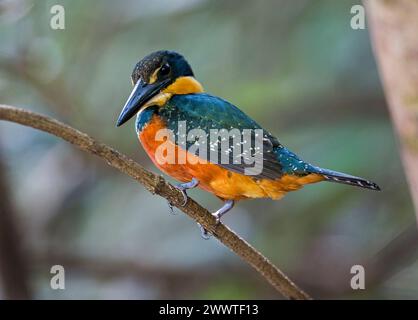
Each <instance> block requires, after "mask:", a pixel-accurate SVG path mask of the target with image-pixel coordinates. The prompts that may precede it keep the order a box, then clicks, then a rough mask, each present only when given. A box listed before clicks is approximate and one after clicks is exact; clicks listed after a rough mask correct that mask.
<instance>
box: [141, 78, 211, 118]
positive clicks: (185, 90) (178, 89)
mask: <svg viewBox="0 0 418 320" xmlns="http://www.w3.org/2000/svg"><path fill="white" fill-rule="evenodd" d="M201 92H203V87H202V85H201V84H200V83H199V81H197V80H196V79H195V78H194V77H191V76H189V77H179V78H177V79H176V81H174V82H173V83H172V84H170V85H169V86H168V87H167V88H165V89H164V90H163V91H161V92H160V93H159V94H157V95H156V96H154V97H153V98H152V99H150V100H149V101H147V103H145V104H144V106H143V107H142V108H141V110H140V111H139V113H141V112H142V111H144V110H145V109H147V108H148V107H151V106H158V107H162V106H164V105H165V104H166V103H167V101H168V100H170V99H171V97H172V96H173V95H175V94H192V93H201ZM139 113H138V115H139Z"/></svg>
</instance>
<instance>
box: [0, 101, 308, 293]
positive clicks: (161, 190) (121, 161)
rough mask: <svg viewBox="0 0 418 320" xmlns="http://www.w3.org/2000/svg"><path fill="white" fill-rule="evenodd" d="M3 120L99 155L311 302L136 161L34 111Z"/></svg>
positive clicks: (11, 113) (5, 110) (1, 109)
mask: <svg viewBox="0 0 418 320" xmlns="http://www.w3.org/2000/svg"><path fill="white" fill-rule="evenodd" d="M0 119H1V120H7V121H11V122H16V123H19V124H21V125H24V126H29V127H32V128H35V129H38V130H41V131H45V132H48V133H50V134H52V135H55V136H57V137H60V138H62V139H64V140H66V141H68V142H70V143H72V144H74V145H76V146H77V147H79V148H80V149H81V150H83V151H86V152H89V153H92V154H95V155H97V156H98V157H100V158H102V159H103V160H105V161H106V162H107V163H108V164H109V165H110V166H112V167H114V168H116V169H118V170H119V171H121V172H123V173H125V174H126V175H128V176H130V177H132V178H134V179H135V180H136V181H138V182H139V183H141V184H142V185H144V186H145V188H146V189H147V190H148V191H150V192H151V193H153V194H157V195H159V196H161V197H163V198H165V199H167V200H168V201H169V202H170V203H171V204H172V205H173V206H175V207H177V208H178V209H180V210H181V211H183V212H184V213H186V214H187V215H188V216H189V217H191V218H192V219H194V220H195V221H196V222H198V223H200V224H201V225H202V226H203V227H204V228H205V229H206V230H208V231H209V232H211V233H212V234H213V235H214V236H215V237H216V238H217V239H218V240H219V241H220V242H222V243H223V244H224V245H225V246H227V247H228V248H229V249H231V250H232V251H233V252H234V253H235V254H237V255H238V256H239V257H241V258H242V259H243V260H244V261H245V262H247V263H248V264H249V265H251V266H252V267H253V268H254V269H255V270H256V271H257V272H258V273H259V274H260V275H262V276H263V277H264V278H265V279H266V280H267V281H268V282H269V283H270V284H271V285H272V286H273V287H274V288H275V289H276V290H277V291H279V292H280V293H281V294H282V295H283V296H285V297H286V298H289V299H310V297H309V296H308V295H307V294H306V293H304V292H303V291H302V290H301V289H299V288H298V287H297V286H296V285H295V284H294V283H293V282H292V281H291V280H290V279H289V278H288V277H287V276H286V275H285V274H284V273H283V272H282V271H280V270H279V269H278V268H277V267H276V266H275V265H273V264H272V263H271V262H270V261H269V260H268V259H267V258H266V257H264V256H263V255H262V254H261V253H259V252H258V251H257V250H256V249H254V248H253V247H252V246H251V245H250V244H249V243H247V242H246V241H245V240H243V239H242V238H241V237H239V236H238V235H237V234H235V233H234V232H233V231H232V230H231V229H229V228H228V227H226V226H225V225H223V224H219V225H218V226H216V224H215V218H214V217H213V216H212V215H211V214H210V213H209V212H208V210H206V209H205V208H203V207H202V206H200V205H199V204H198V203H196V202H195V201H194V200H193V199H189V201H188V202H187V204H186V205H185V206H184V207H183V206H182V202H183V196H182V194H181V193H180V192H179V191H178V190H177V189H176V188H174V187H173V186H172V185H170V184H169V183H167V182H166V181H165V180H164V178H163V177H161V176H158V175H156V174H154V173H152V172H149V171H147V170H145V169H144V168H143V167H142V166H141V165H139V164H138V163H136V162H135V161H134V160H132V159H130V158H128V157H127V156H125V155H123V154H121V153H119V152H118V151H116V150H115V149H113V148H111V147H108V146H107V145H105V144H103V143H100V142H97V141H95V140H94V139H92V138H91V137H89V136H88V135H87V134H85V133H83V132H81V131H78V130H76V129H74V128H72V127H70V126H68V125H66V124H64V123H62V122H60V121H57V120H55V119H52V118H49V117H46V116H43V115H40V114H37V113H34V112H31V111H27V110H24V109H19V108H16V107H11V106H6V105H1V104H0Z"/></svg>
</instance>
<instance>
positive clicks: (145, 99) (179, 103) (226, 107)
mask: <svg viewBox="0 0 418 320" xmlns="http://www.w3.org/2000/svg"><path fill="white" fill-rule="evenodd" d="M132 83H133V85H134V88H133V90H132V93H131V94H130V96H129V98H128V100H127V102H126V103H125V106H124V107H123V109H122V112H121V114H120V116H119V118H118V120H117V126H121V125H122V124H124V123H125V122H126V121H128V120H129V119H130V118H132V117H133V116H134V115H136V114H137V119H136V123H135V128H136V133H137V135H138V138H139V140H140V142H141V144H142V146H143V147H144V149H145V151H146V152H147V154H148V155H149V156H150V158H151V160H152V161H153V162H154V164H155V165H156V166H157V167H158V168H159V169H160V170H161V171H163V172H164V173H166V174H167V175H169V176H171V177H173V178H174V179H176V180H178V181H180V182H182V183H180V184H179V185H178V186H177V187H178V188H179V189H180V190H181V191H182V192H183V195H184V197H185V203H186V202H187V194H186V190H187V189H190V188H194V187H196V186H198V187H200V188H201V189H203V190H205V191H208V192H211V193H213V194H215V195H216V196H217V197H219V198H220V199H221V200H223V201H224V205H223V206H222V207H221V208H220V209H219V210H217V211H216V212H215V213H213V215H214V216H215V217H216V219H217V221H218V222H219V219H220V218H221V217H222V215H224V214H225V213H226V212H228V211H229V210H230V209H231V208H232V207H233V205H234V202H235V201H236V200H241V199H254V198H271V199H280V198H281V197H283V196H284V195H285V194H286V193H287V192H289V191H294V190H298V189H300V188H301V187H302V186H303V185H305V184H309V183H314V182H319V181H330V182H338V183H343V184H348V185H352V186H357V187H362V188H366V189H371V190H380V188H379V186H378V185H377V184H375V183H373V182H370V181H367V180H365V179H363V178H359V177H355V176H351V175H348V174H344V173H340V172H337V171H333V170H328V169H323V168H320V167H317V166H314V165H311V164H309V163H307V162H305V161H303V160H301V159H300V158H299V157H298V156H297V155H296V154H294V153H293V152H291V151H290V150H289V149H287V148H286V147H284V146H283V145H282V144H281V143H280V142H279V141H278V139H277V138H275V137H274V136H273V135H272V134H271V133H270V132H268V131H266V130H264V129H263V128H262V127H261V126H260V125H259V124H257V123H256V122H255V121H254V120H252V119H251V118H250V117H249V116H247V115H246V114H244V113H243V112H242V111H241V110H240V109H238V108H237V107H235V106H234V105H233V104H231V103H229V102H228V101H226V100H223V99H221V98H219V97H216V96H213V95H210V94H208V93H205V92H204V91H203V87H202V85H201V84H200V83H199V82H198V81H197V80H196V79H195V77H194V74H193V71H192V69H191V67H190V65H189V64H188V62H187V61H186V60H185V58H184V57H183V56H182V55H180V54H178V53H176V52H173V51H157V52H154V53H151V54H149V55H148V56H146V57H145V58H143V59H142V60H141V61H139V62H138V63H137V64H136V66H135V68H134V70H133V72H132ZM182 126H183V128H182ZM184 127H185V128H184ZM193 129H199V130H203V131H204V132H206V133H207V135H208V136H209V131H210V130H213V129H217V130H221V129H225V130H232V129H238V130H239V131H238V132H239V133H241V137H239V138H243V139H242V140H244V141H242V140H241V142H238V143H235V140H234V138H236V137H228V138H227V139H226V140H227V142H228V143H229V144H228V146H227V149H226V151H225V150H223V149H222V148H221V146H222V141H223V140H225V138H224V139H222V137H216V140H215V141H208V142H206V148H207V152H206V157H205V159H203V156H202V155H201V154H200V153H201V150H202V149H200V150H199V152H191V147H192V146H193V145H194V144H196V143H197V141H194V140H193V139H188V138H189V136H188V138H187V141H184V135H186V134H187V133H188V132H190V131H191V130H193ZM248 129H250V130H253V131H254V132H258V133H259V134H261V137H260V138H261V144H259V147H258V148H256V147H254V145H255V143H256V136H257V133H254V132H252V133H251V135H250V136H249V137H250V138H249V139H250V140H251V141H250V142H251V144H250V147H249V148H247V149H248V150H243V148H244V145H245V143H246V142H247V141H245V137H244V133H243V132H244V131H245V130H248ZM161 130H166V131H167V130H169V132H172V135H171V136H169V135H168V136H167V137H168V138H166V139H165V140H164V139H159V138H157V136H158V134H159V132H161ZM183 130H185V131H183ZM182 138H183V141H180V140H181V139H182ZM247 138H248V136H247ZM247 140H248V139H247ZM202 143H203V142H202ZM163 144H165V147H166V149H167V150H166V152H165V154H164V152H159V148H161V147H162V145H163ZM200 147H201V146H200ZM236 148H240V152H238V153H235V152H234V151H236ZM167 152H172V153H174V155H173V156H172V158H171V159H172V160H173V161H167V157H169V156H170V155H167ZM223 152H225V153H226V154H227V160H228V161H214V160H213V159H212V157H211V158H210V159H209V160H208V157H207V155H208V154H211V155H213V154H214V153H215V155H220V156H221V155H222V153H223ZM202 154H205V153H204V152H202ZM257 155H259V156H260V155H261V158H260V157H259V158H260V159H261V165H262V166H261V168H262V169H261V170H259V172H256V173H255V174H248V171H247V169H249V168H250V164H249V163H248V161H247V160H248V158H249V157H250V156H253V157H255V156H257ZM237 158H238V159H237ZM181 159H183V160H184V159H187V161H180V160H181ZM217 160H218V159H217ZM185 203H184V204H185Z"/></svg>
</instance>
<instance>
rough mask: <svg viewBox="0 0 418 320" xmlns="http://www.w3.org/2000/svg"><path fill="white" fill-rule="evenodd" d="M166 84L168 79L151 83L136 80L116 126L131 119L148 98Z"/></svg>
mask: <svg viewBox="0 0 418 320" xmlns="http://www.w3.org/2000/svg"><path fill="white" fill-rule="evenodd" d="M167 84H168V80H166V81H159V82H155V83H153V84H147V83H145V82H143V81H142V80H138V81H137V82H136V84H135V86H134V88H133V90H132V92H131V94H130V96H129V98H128V101H126V103H125V105H124V107H123V109H122V112H121V113H120V115H119V118H118V121H117V122H116V126H117V127H119V126H121V125H122V124H124V123H125V122H126V121H128V120H129V119H131V118H132V117H133V116H134V115H135V114H136V113H137V112H138V111H139V110H140V109H141V107H142V106H143V105H144V104H145V103H146V102H147V101H148V100H150V99H151V98H152V97H154V96H155V95H156V94H158V93H159V92H160V91H161V90H162V89H163V88H164V87H165V86H166V85H167Z"/></svg>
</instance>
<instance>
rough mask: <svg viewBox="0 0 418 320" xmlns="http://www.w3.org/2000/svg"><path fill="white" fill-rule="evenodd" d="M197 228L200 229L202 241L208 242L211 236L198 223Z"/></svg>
mask: <svg viewBox="0 0 418 320" xmlns="http://www.w3.org/2000/svg"><path fill="white" fill-rule="evenodd" d="M197 226H198V227H199V229H200V236H201V237H202V238H203V239H204V240H209V239H210V236H211V234H210V233H209V232H208V230H206V229H205V228H203V226H202V225H201V224H200V223H198V224H197Z"/></svg>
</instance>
